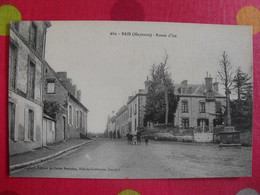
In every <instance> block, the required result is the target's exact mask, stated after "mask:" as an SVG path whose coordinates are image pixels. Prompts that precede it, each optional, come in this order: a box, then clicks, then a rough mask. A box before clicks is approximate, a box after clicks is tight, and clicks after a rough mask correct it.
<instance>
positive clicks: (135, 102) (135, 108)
mask: <svg viewBox="0 0 260 195" xmlns="http://www.w3.org/2000/svg"><path fill="white" fill-rule="evenodd" d="M146 94H147V91H146V90H143V89H139V91H138V93H137V94H136V95H134V96H129V97H128V102H127V107H128V129H129V133H131V134H136V133H137V131H138V128H141V127H144V114H145V104H146Z"/></svg>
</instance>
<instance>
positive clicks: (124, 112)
mask: <svg viewBox="0 0 260 195" xmlns="http://www.w3.org/2000/svg"><path fill="white" fill-rule="evenodd" d="M127 133H128V107H127V106H126V105H124V106H122V107H121V108H120V109H119V111H118V112H117V113H116V135H117V137H122V136H123V137H125V136H126V134H127Z"/></svg>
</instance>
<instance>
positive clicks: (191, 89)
mask: <svg viewBox="0 0 260 195" xmlns="http://www.w3.org/2000/svg"><path fill="white" fill-rule="evenodd" d="M181 86H182V85H181V84H175V94H177V95H192V96H205V95H206V90H207V89H206V85H205V84H187V87H186V91H185V93H181V92H180V88H181ZM212 92H213V95H214V96H215V97H225V96H224V95H222V94H221V93H219V92H217V91H216V90H214V89H212Z"/></svg>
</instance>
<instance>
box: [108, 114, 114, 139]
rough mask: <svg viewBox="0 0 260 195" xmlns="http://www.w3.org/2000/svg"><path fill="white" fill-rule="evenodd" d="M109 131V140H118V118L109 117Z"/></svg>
mask: <svg viewBox="0 0 260 195" xmlns="http://www.w3.org/2000/svg"><path fill="white" fill-rule="evenodd" d="M107 131H108V137H109V138H116V116H112V117H108V122H107Z"/></svg>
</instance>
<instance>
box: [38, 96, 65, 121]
mask: <svg viewBox="0 0 260 195" xmlns="http://www.w3.org/2000/svg"><path fill="white" fill-rule="evenodd" d="M43 105H44V106H43V112H44V113H45V114H47V115H49V116H50V117H52V118H54V119H56V116H57V114H58V113H60V112H61V111H62V108H61V107H60V104H59V103H58V102H56V101H48V100H44V101H43Z"/></svg>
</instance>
